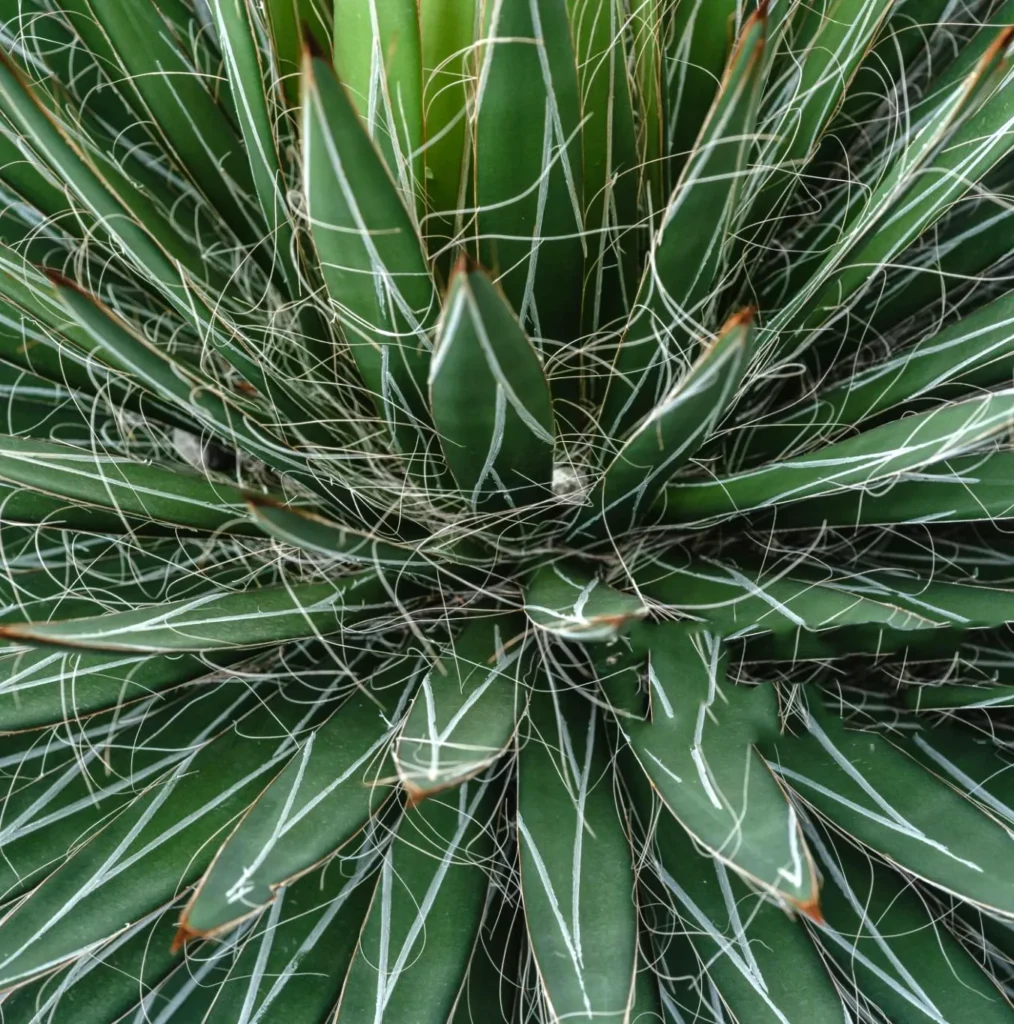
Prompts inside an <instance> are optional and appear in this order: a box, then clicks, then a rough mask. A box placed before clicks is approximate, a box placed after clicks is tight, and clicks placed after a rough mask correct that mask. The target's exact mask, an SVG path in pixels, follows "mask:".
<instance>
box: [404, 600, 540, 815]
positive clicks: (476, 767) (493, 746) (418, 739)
mask: <svg viewBox="0 0 1014 1024" xmlns="http://www.w3.org/2000/svg"><path fill="white" fill-rule="evenodd" d="M523 631H524V619H522V618H521V616H498V617H496V618H489V619H478V620H476V621H475V622H472V623H470V624H469V625H468V626H466V627H465V629H464V630H463V632H462V633H461V634H460V635H459V636H457V637H455V638H454V639H453V640H452V641H451V644H450V646H449V647H448V648H447V650H446V651H444V653H443V654H442V655H441V656H440V659H439V660H438V661H437V662H436V664H435V665H434V666H433V668H432V669H430V671H429V672H427V673H426V675H425V676H424V677H423V679H422V682H421V683H420V685H419V691H418V693H417V694H416V696H415V699H414V700H413V702H412V707H411V710H410V711H409V713H408V716H407V717H406V719H405V724H404V726H403V727H402V730H401V733H400V734H399V736H398V745H397V747H396V748H395V752H394V760H395V764H396V766H397V768H398V775H399V777H400V778H401V782H402V785H403V786H404V787H405V790H406V792H407V793H408V795H409V799H410V800H411V801H412V802H413V803H417V802H418V801H420V800H423V799H425V798H426V797H427V796H430V795H431V794H433V793H436V792H439V791H440V790H444V789H448V788H449V787H451V786H454V785H456V784H457V783H459V782H461V781H462V780H464V779H467V778H471V777H472V776H473V775H476V774H478V772H479V771H481V770H482V769H483V768H485V767H486V766H487V765H488V764H490V763H491V762H492V761H494V760H495V759H496V758H497V757H498V756H499V755H500V754H501V753H502V752H503V750H505V749H506V747H507V745H508V744H509V743H510V741H511V738H512V736H513V735H514V729H515V721H516V720H517V718H518V716H519V713H520V711H521V710H523V703H524V696H523V689H522V687H523V685H524V680H523V673H524V669H525V663H524V643H523Z"/></svg>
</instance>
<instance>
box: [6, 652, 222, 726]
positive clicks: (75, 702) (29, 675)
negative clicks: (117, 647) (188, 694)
mask: <svg viewBox="0 0 1014 1024" xmlns="http://www.w3.org/2000/svg"><path fill="white" fill-rule="evenodd" d="M234 658H235V656H230V655H229V654H228V653H226V654H225V655H224V656H222V655H219V656H218V657H216V658H208V657H199V656H197V655H191V654H183V655H179V654H175V655H165V656H155V657H152V656H148V655H141V656H136V655H135V656H130V655H123V654H104V653H100V652H95V653H93V652H78V651H59V650H57V651H54V650H52V649H51V648H37V649H29V650H21V651H14V652H11V653H9V654H8V653H5V654H3V655H0V732H7V731H11V732H13V731H16V730H18V729H31V728H38V727H40V726H43V725H46V724H48V723H50V722H54V721H57V722H58V721H62V720H64V719H70V720H77V719H78V718H80V717H83V716H86V715H89V714H92V713H94V712H96V711H101V710H103V709H104V708H111V707H114V706H116V707H120V706H124V705H127V704H130V703H132V702H135V701H139V700H143V699H144V698H146V697H149V696H150V695H152V694H154V693H159V692H161V691H163V690H167V689H170V688H171V687H174V686H178V685H180V684H181V683H187V682H190V681H191V680H193V679H199V678H200V677H201V676H206V675H210V674H212V673H214V672H217V671H219V670H220V669H221V668H222V667H223V665H226V664H228V663H229V662H230V661H231V660H234Z"/></svg>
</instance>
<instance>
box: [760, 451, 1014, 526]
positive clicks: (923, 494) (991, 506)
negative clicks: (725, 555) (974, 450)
mask: <svg viewBox="0 0 1014 1024" xmlns="http://www.w3.org/2000/svg"><path fill="white" fill-rule="evenodd" d="M1012 479H1014V452H1004V451H1000V452H991V453H990V454H987V455H964V456H961V457H960V458H957V459H947V460H946V461H945V462H941V463H937V464H936V465H933V466H929V467H927V468H926V469H922V470H917V471H915V472H912V473H904V474H902V475H900V476H898V477H895V478H892V479H890V480H887V481H886V482H885V483H884V484H883V485H882V486H880V487H875V488H872V489H871V490H868V491H843V492H841V493H839V494H833V495H830V496H828V497H826V498H823V499H822V500H820V501H804V502H801V503H800V504H799V505H794V506H791V507H790V508H787V509H786V510H785V511H784V512H779V514H778V521H777V525H778V526H779V527H781V528H787V529H793V528H797V527H808V526H821V525H826V526H843V527H850V526H860V525H872V524H888V523H960V522H974V521H982V522H986V521H989V522H992V521H994V520H997V519H1011V518H1014V495H1012V494H1011V487H1010V482H1011V480H1012Z"/></svg>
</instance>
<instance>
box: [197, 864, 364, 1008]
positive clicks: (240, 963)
mask: <svg viewBox="0 0 1014 1024" xmlns="http://www.w3.org/2000/svg"><path fill="white" fill-rule="evenodd" d="M376 866H377V865H376V858H375V857H372V858H371V857H369V856H366V855H364V854H360V855H359V857H358V860H355V861H352V860H350V861H342V860H341V859H339V860H337V861H328V863H327V864H326V865H325V866H324V867H323V868H321V869H320V870H318V871H314V872H312V873H311V874H309V875H306V876H304V877H303V878H300V879H299V880H298V881H296V882H293V883H292V884H291V885H285V886H282V887H281V888H280V889H278V891H277V893H276V895H275V899H274V902H273V903H272V904H271V907H270V909H269V910H268V911H266V912H265V913H264V914H263V915H262V916H261V918H260V920H259V921H258V922H257V924H256V925H254V927H253V928H251V930H250V931H249V932H248V933H246V934H245V935H244V939H243V945H242V950H241V952H240V954H239V956H238V957H237V958H236V959H235V961H234V962H233V963H232V964H231V965H230V968H229V973H228V975H227V976H226V977H225V979H224V980H223V981H222V982H221V987H220V988H217V987H216V988H215V989H213V991H215V993H216V998H215V1002H214V1006H213V1007H212V1009H211V1012H210V1013H209V1015H208V1016H207V1017H205V1018H203V1019H204V1020H205V1021H207V1024H236V1022H237V1021H241V1020H244V1019H246V1020H249V1021H251V1022H252V1021H257V1020H270V1019H271V1015H272V1014H278V1013H284V1015H285V1018H286V1020H288V1021H290V1024H317V1022H318V1021H321V1020H324V1019H325V1018H326V1016H327V1014H328V1012H329V1011H330V1010H331V1008H332V1007H333V1006H334V1003H335V999H336V997H337V993H338V992H339V991H340V989H341V983H342V979H343V977H344V976H345V972H346V971H347V970H348V966H349V964H350V963H351V962H352V957H353V955H354V954H355V951H356V943H357V942H358V941H359V932H360V929H361V928H362V925H363V921H364V920H365V919H366V912H367V910H368V909H369V903H370V898H371V896H372V895H373V884H372V880H371V878H370V877H369V876H370V874H371V873H372V872H374V871H375V869H376ZM198 958H199V954H198ZM244 1015H245V1017H244Z"/></svg>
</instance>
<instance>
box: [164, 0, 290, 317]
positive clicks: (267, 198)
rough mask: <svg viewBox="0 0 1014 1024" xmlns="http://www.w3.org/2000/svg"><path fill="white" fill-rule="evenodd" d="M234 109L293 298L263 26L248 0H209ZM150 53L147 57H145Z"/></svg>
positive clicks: (286, 218)
mask: <svg viewBox="0 0 1014 1024" xmlns="http://www.w3.org/2000/svg"><path fill="white" fill-rule="evenodd" d="M209 6H210V9H211V13H212V15H213V17H214V19H215V28H216V31H217V34H218V40H219V45H220V47H221V50H222V58H223V62H224V64H225V70H226V73H227V74H228V76H229V84H230V86H231V87H232V93H233V96H234V97H235V98H236V111H237V113H238V115H239V126H240V131H241V133H242V137H243V149H245V151H246V158H247V160H248V162H249V165H250V176H251V178H252V180H253V188H254V191H255V192H256V195H257V200H258V202H259V204H260V208H261V213H262V214H263V217H264V222H265V224H266V225H267V229H268V236H269V238H270V252H271V258H272V260H274V261H277V263H278V264H279V265H280V267H281V271H282V275H283V277H284V279H285V283H286V285H287V286H288V290H289V294H290V296H292V297H293V298H295V297H296V296H298V295H299V293H300V286H299V277H298V273H297V271H296V267H295V265H294V264H293V261H292V256H291V253H290V250H291V247H292V243H293V230H292V222H291V220H290V219H289V214H288V208H287V201H286V196H285V178H284V174H283V170H282V164H281V160H280V158H279V155H278V143H277V141H276V138H275V130H274V127H273V115H274V111H273V109H272V105H271V97H270V93H269V92H268V91H267V90H268V88H269V78H268V75H267V68H265V66H264V64H265V61H264V57H263V55H262V53H261V51H260V46H259V43H258V32H259V31H261V30H262V28H263V26H262V25H261V23H260V19H259V18H258V17H257V16H256V15H255V7H254V5H253V4H252V3H251V2H250V0H209ZM150 59H151V58H150V56H149V57H148V60H150Z"/></svg>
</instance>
